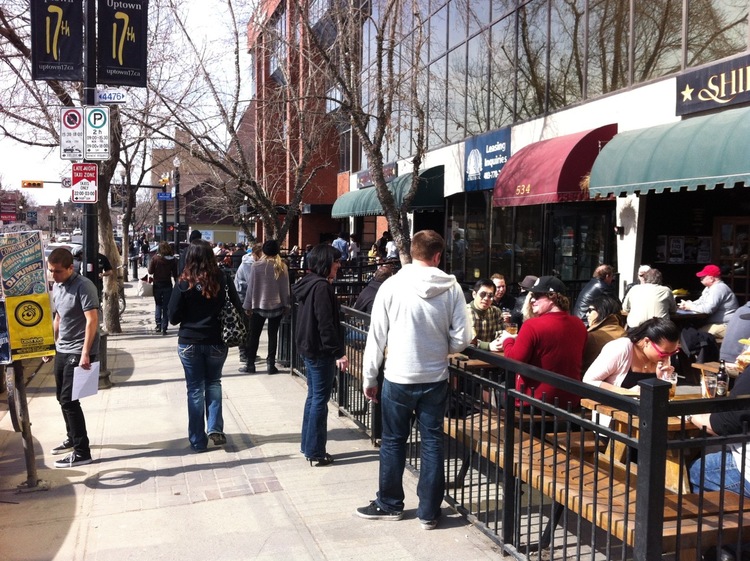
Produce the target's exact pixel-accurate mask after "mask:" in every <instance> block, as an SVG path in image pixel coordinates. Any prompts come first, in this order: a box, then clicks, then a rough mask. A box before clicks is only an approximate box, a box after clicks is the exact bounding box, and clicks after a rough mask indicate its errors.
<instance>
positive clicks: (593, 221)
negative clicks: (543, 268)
mask: <svg viewBox="0 0 750 561" xmlns="http://www.w3.org/2000/svg"><path fill="white" fill-rule="evenodd" d="M606 210H607V209H605V208H604V207H602V206H599V207H598V208H592V209H591V210H588V211H587V210H585V209H582V208H580V207H579V208H576V209H574V208H567V209H566V208H560V209H556V210H555V211H554V212H553V214H552V219H551V221H550V230H551V236H552V244H551V246H550V249H552V251H551V252H550V257H551V258H552V271H551V272H552V274H555V275H559V276H560V278H561V279H562V280H563V281H583V280H588V279H590V278H591V277H592V276H593V274H594V269H596V268H597V267H598V266H599V265H601V264H603V263H609V262H613V259H614V254H613V253H614V252H613V251H612V248H611V247H610V245H609V244H611V243H612V242H611V240H612V236H611V234H609V232H611V231H612V228H611V223H612V219H611V213H609V212H606Z"/></svg>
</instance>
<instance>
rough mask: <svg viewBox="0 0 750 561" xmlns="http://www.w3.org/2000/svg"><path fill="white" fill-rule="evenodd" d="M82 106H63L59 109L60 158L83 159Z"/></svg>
mask: <svg viewBox="0 0 750 561" xmlns="http://www.w3.org/2000/svg"><path fill="white" fill-rule="evenodd" d="M83 128H84V127H83V108H82V107H65V108H63V109H61V110H60V158H61V159H63V160H82V159H83Z"/></svg>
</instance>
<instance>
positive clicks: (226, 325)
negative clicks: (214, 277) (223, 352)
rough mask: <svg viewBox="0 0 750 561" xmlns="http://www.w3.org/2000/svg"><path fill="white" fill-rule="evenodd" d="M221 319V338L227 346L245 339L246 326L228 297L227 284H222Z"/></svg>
mask: <svg viewBox="0 0 750 561" xmlns="http://www.w3.org/2000/svg"><path fill="white" fill-rule="evenodd" d="M219 319H220V320H221V340H222V341H224V344H225V345H226V346H227V347H238V346H240V345H242V344H244V343H245V340H246V339H247V328H246V327H245V322H244V321H242V316H241V315H240V312H238V311H237V308H235V307H234V304H232V300H231V298H229V286H228V285H226V284H225V285H224V306H223V307H222V308H221V313H220V314H219Z"/></svg>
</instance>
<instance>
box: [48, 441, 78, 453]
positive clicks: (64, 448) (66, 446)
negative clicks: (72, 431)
mask: <svg viewBox="0 0 750 561" xmlns="http://www.w3.org/2000/svg"><path fill="white" fill-rule="evenodd" d="M72 449H73V441H72V440H68V439H66V440H65V442H63V443H62V444H60V445H58V446H55V447H54V448H53V449H52V450H50V454H53V455H55V456H57V455H58V454H65V452H70V451H71V450H72Z"/></svg>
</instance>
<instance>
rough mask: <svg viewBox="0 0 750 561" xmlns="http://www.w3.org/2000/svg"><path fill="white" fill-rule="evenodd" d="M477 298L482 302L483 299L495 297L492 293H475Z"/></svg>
mask: <svg viewBox="0 0 750 561" xmlns="http://www.w3.org/2000/svg"><path fill="white" fill-rule="evenodd" d="M477 296H479V298H481V299H482V300H484V299H485V298H493V297H494V296H495V293H494V292H477Z"/></svg>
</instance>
